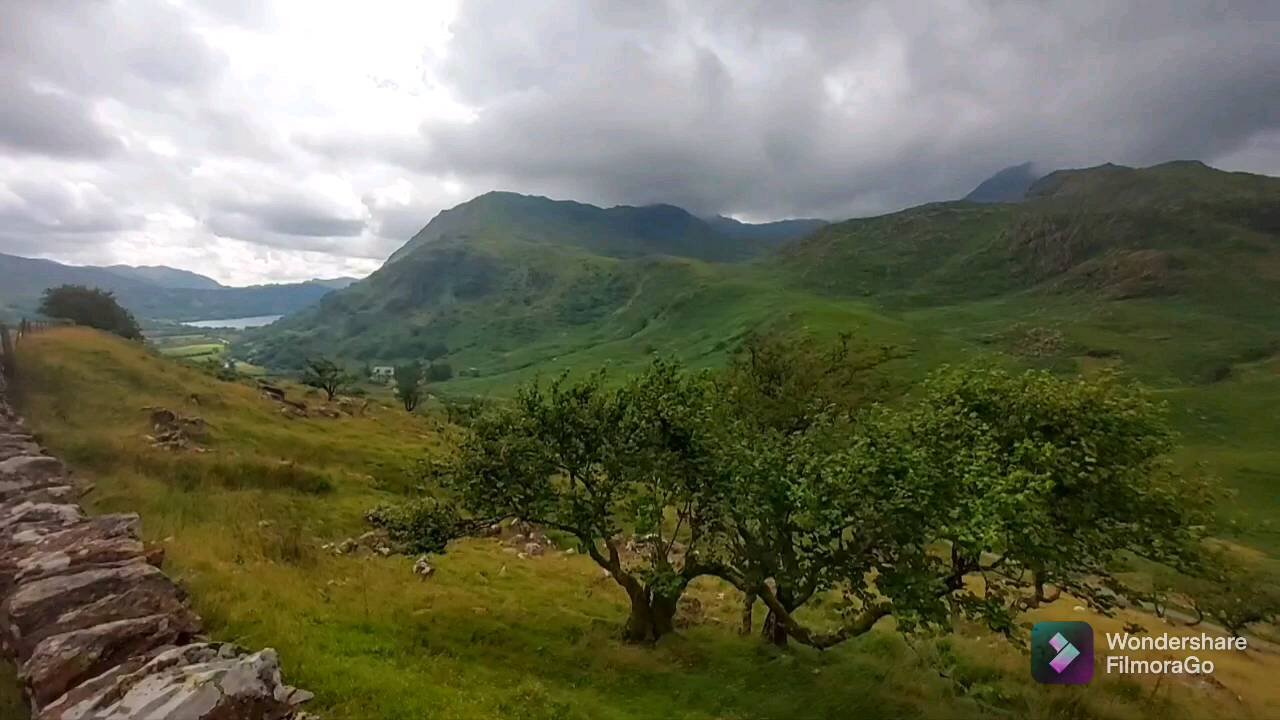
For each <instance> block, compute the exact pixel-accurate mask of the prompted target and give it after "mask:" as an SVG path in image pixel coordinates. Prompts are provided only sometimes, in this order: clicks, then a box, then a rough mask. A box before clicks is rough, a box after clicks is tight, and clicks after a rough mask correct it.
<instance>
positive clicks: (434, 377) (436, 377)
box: [427, 362, 453, 382]
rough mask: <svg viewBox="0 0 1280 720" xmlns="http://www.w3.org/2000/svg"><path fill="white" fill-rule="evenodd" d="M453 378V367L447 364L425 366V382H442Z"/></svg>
mask: <svg viewBox="0 0 1280 720" xmlns="http://www.w3.org/2000/svg"><path fill="white" fill-rule="evenodd" d="M451 377H453V366H451V365H450V364H449V363H441V362H433V363H431V364H430V365H429V366H427V380H428V381H430V382H444V381H445V380H448V379H449V378H451Z"/></svg>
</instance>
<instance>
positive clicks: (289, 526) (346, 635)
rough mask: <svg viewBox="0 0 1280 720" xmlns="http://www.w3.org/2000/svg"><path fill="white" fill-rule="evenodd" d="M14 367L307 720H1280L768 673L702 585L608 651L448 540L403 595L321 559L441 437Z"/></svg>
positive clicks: (68, 341)
mask: <svg viewBox="0 0 1280 720" xmlns="http://www.w3.org/2000/svg"><path fill="white" fill-rule="evenodd" d="M717 312H719V311H717ZM820 316H821V313H817V312H816V310H815V317H820ZM840 317H841V318H843V317H844V316H840ZM841 321H842V322H843V319H842V320H841ZM894 327H895V326H893V324H892V323H889V324H887V325H886V328H885V330H886V332H888V331H892V330H893V329H894ZM19 360H20V372H21V376H20V381H19V383H18V385H17V392H18V399H19V400H20V404H21V406H22V408H23V410H24V411H25V412H26V413H27V415H28V417H29V419H30V421H31V424H32V425H33V426H34V428H35V429H36V430H38V431H39V432H40V434H41V436H42V437H43V439H44V440H45V441H46V442H47V444H48V445H49V446H50V447H51V448H52V449H53V450H54V451H56V452H57V453H59V454H61V455H62V456H63V457H64V458H66V460H67V461H68V462H69V463H70V464H71V465H72V467H73V468H74V470H75V471H76V472H77V473H78V474H79V475H80V476H81V477H83V478H84V479H85V480H88V481H91V482H93V483H95V484H96V490H95V491H94V492H93V493H92V494H90V495H89V496H88V497H87V498H86V500H87V501H88V502H89V503H90V505H91V506H92V509H94V510H96V511H102V512H106V511H116V510H137V511H139V512H140V513H141V514H142V517H143V521H144V523H143V525H144V532H145V535H146V537H147V538H148V539H150V540H154V541H159V542H162V543H164V545H165V548H166V552H167V563H168V565H167V567H168V569H169V571H170V572H171V573H173V574H175V575H176V576H177V577H179V578H180V579H181V581H182V582H183V583H184V584H185V585H186V586H187V587H189V588H190V589H191V591H192V595H193V599H194V602H195V605H196V607H197V609H198V610H199V611H200V612H201V613H202V614H203V615H204V616H205V618H206V619H207V620H208V622H209V626H210V629H211V631H212V632H213V633H214V634H215V635H217V636H218V637H220V638H226V639H236V640H241V641H243V642H244V643H245V644H248V645H252V646H263V645H265V646H273V647H276V648H278V649H279V650H280V651H281V655H282V658H283V662H284V665H285V668H286V671H287V673H288V678H289V680H290V681H291V682H295V683H297V684H298V685H300V686H303V687H307V688H309V689H311V690H313V691H315V692H316V693H317V694H318V697H317V700H316V703H315V707H313V708H312V709H313V710H314V711H318V712H319V713H320V714H321V715H322V716H323V717H325V718H328V719H330V720H357V719H359V720H380V719H391V718H418V717H433V718H436V717H438V718H453V719H460V720H465V719H470V718H493V717H502V718H513V719H516V720H550V719H551V718H556V719H561V718H568V719H576V718H582V719H586V718H591V719H596V718H607V719H618V720H623V719H628V720H629V719H635V720H650V719H653V718H689V719H696V720H712V719H716V720H723V719H728V718H734V719H740V720H748V719H752V720H754V719H761V720H764V719H769V718H797V717H800V718H826V717H866V718H916V717H919V718H947V719H950V718H967V717H972V718H979V717H981V718H986V717H991V716H992V715H993V714H995V715H1002V716H1009V717H1018V718H1064V717H1070V718H1085V719H1087V718H1114V719H1116V720H1122V719H1126V718H1141V717H1171V716H1177V717H1193V718H1194V717H1214V716H1220V714H1221V710H1222V708H1223V707H1231V708H1232V710H1233V713H1235V714H1236V715H1237V716H1239V717H1244V718H1249V717H1256V718H1265V717H1273V716H1275V714H1276V713H1277V712H1280V698H1278V697H1277V696H1276V694H1275V688H1274V683H1272V682H1269V680H1270V679H1271V678H1273V677H1274V674H1275V673H1276V672H1277V670H1280V663H1278V662H1277V657H1276V655H1275V654H1274V653H1273V652H1270V651H1268V652H1265V653H1263V652H1259V653H1254V654H1251V655H1250V656H1248V657H1245V658H1234V657H1230V656H1224V657H1222V658H1215V659H1217V660H1219V661H1220V662H1219V668H1218V671H1217V674H1216V676H1215V679H1216V681H1217V682H1218V683H1220V685H1214V686H1204V685H1201V684H1196V683H1186V682H1183V681H1181V680H1166V681H1165V682H1163V683H1161V684H1160V685H1158V686H1157V685H1154V684H1153V683H1148V682H1145V681H1139V680H1117V679H1115V678H1101V679H1100V680H1099V681H1097V682H1095V684H1094V685H1093V686H1092V687H1091V688H1090V689H1089V690H1088V692H1087V693H1086V692H1079V691H1078V689H1076V688H1063V687H1049V686H1038V685H1035V684H1033V683H1032V682H1031V680H1030V679H1029V678H1028V677H1027V672H1026V659H1025V657H1024V656H1022V655H1021V654H1020V653H1019V652H1018V651H1016V650H1014V649H1013V648H1011V647H1010V646H1008V645H1006V644H1005V643H1003V641H1000V640H998V639H996V638H993V637H990V636H988V635H985V634H982V633H978V632H969V631H966V632H964V633H962V634H961V635H959V636H957V637H955V638H951V639H946V640H937V641H928V640H926V641H920V642H918V643H916V644H915V645H912V646H908V645H907V644H906V643H904V641H903V640H902V639H900V638H899V637H898V636H897V635H896V634H895V633H894V632H893V631H892V629H891V627H889V626H887V625H886V626H882V627H879V628H877V630H876V631H874V632H872V633H870V634H869V635H867V636H865V637H863V638H861V639H859V640H858V641H855V642H853V643H850V644H848V645H846V646H842V647H841V648H839V649H836V650H834V651H830V652H827V653H817V652H811V651H808V650H806V649H803V648H796V649H793V650H791V651H787V652H778V651H776V650H774V649H771V648H768V647H766V646H765V645H763V644H762V643H761V642H760V641H758V640H757V639H756V638H753V637H752V638H742V637H739V636H737V634H736V632H735V630H734V628H735V626H736V623H737V617H738V611H739V607H738V603H739V600H738V597H737V596H736V594H735V593H734V592H733V591H732V590H730V589H728V588H726V587H722V586H719V585H716V584H714V583H703V584H700V585H699V586H698V587H697V588H696V590H695V592H694V593H693V595H694V597H696V598H697V599H698V600H699V603H700V606H701V607H700V609H699V610H697V611H696V612H690V613H688V614H686V618H687V627H685V629H684V630H683V631H682V632H681V634H680V635H679V636H678V637H672V638H669V639H664V640H663V641H662V643H660V644H659V645H658V646H657V647H654V648H642V647H628V646H625V645H623V644H621V643H620V642H619V641H618V640H617V639H616V638H617V629H618V627H619V626H620V624H621V623H622V621H623V619H624V617H625V612H626V609H625V598H624V597H623V596H622V593H621V592H620V591H619V590H618V588H617V587H616V585H615V584H613V583H612V582H611V581H608V580H605V579H603V578H601V577H600V573H599V569H598V568H597V567H596V566H595V565H594V564H593V563H591V562H590V561H589V560H587V559H584V558H582V557H581V556H576V555H570V554H565V553H551V554H550V555H548V556H545V557H541V558H533V559H527V560H526V559H520V558H517V557H516V556H515V555H513V554H510V553H509V552H508V551H507V550H508V549H504V548H503V547H502V546H501V545H500V544H499V543H498V542H497V541H496V540H475V541H467V542H466V543H464V544H463V545H462V546H461V547H459V548H458V549H457V550H456V551H452V552H450V553H449V554H448V555H447V556H445V557H443V558H441V559H440V560H439V563H438V572H437V573H436V575H435V576H433V577H432V578H431V579H429V580H427V581H425V582H424V581H421V580H419V579H417V578H416V577H414V575H413V574H412V573H411V572H410V566H411V564H412V559H409V558H400V557H389V558H383V557H379V556H377V555H343V556H335V555H334V554H332V553H331V552H328V551H324V550H322V549H321V545H322V544H324V543H326V542H333V541H335V540H341V539H343V538H346V537H351V536H353V535H357V534H359V533H360V532H361V531H362V530H363V529H364V528H363V525H362V523H361V514H362V513H363V511H364V510H366V509H367V508H368V507H369V506H371V505H373V504H376V503H378V502H380V501H382V500H385V499H388V498H394V497H396V496H397V495H398V493H400V492H402V491H404V490H406V489H408V488H409V487H411V486H412V484H413V482H414V481H413V480H412V475H410V474H409V473H408V470H409V469H410V468H411V466H412V465H413V463H414V462H416V461H417V460H418V459H419V458H421V457H423V456H430V455H432V454H436V453H440V452H445V451H446V450H445V448H446V446H447V432H448V430H447V428H446V427H444V426H443V425H441V424H440V423H438V422H437V421H435V420H433V419H432V418H429V417H413V416H409V415H407V414H405V413H403V412H401V411H398V410H395V409H392V408H387V407H380V406H376V405H375V406H374V407H371V408H370V409H369V410H368V411H367V413H366V414H365V415H363V416H360V417H343V418H341V419H328V418H324V419H295V420H289V419H287V418H285V417H284V416H282V415H281V414H280V413H279V412H278V411H277V407H276V406H275V405H274V404H272V403H271V402H269V401H267V400H265V399H263V398H261V397H259V396H258V394H257V393H256V392H255V391H254V390H253V389H252V388H250V387H248V386H244V385H238V384H227V383H221V382H218V381H216V380H213V379H211V378H210V377H208V376H206V375H203V374H201V373H199V372H197V371H195V370H192V369H189V368H186V367H184V366H181V365H179V364H178V363H176V362H175V361H172V360H169V359H166V358H163V357H161V356H159V355H158V354H153V353H151V352H148V351H147V350H146V349H145V348H143V347H142V346H140V345H137V344H132V343H126V342H123V341H120V340H117V339H114V338H111V337H108V336H105V335H101V334H98V333H95V332H90V331H84V330H76V329H66V330H58V331H52V332H48V333H45V334H41V335H37V336H33V337H30V338H28V339H27V340H26V341H24V343H23V344H22V346H21V347H20V352H19ZM292 392H295V393H297V392H298V391H297V389H296V388H294V389H292ZM149 406H162V407H167V408H171V409H174V410H178V411H180V412H182V413H185V414H198V415H200V416H202V417H203V418H204V419H205V420H206V421H207V422H208V423H209V426H210V437H209V439H208V440H207V441H206V442H205V443H204V444H205V445H206V446H207V448H208V452H205V453H176V454H175V453H172V452H170V451H166V450H160V449H156V448H152V447H151V446H150V444H149V443H148V442H147V441H146V440H145V438H144V436H145V434H146V433H147V432H148V431H149V429H148V428H147V415H148V413H147V412H146V410H145V409H144V408H146V407H149ZM1071 606H1072V601H1071V600H1070V599H1064V600H1062V601H1061V602H1059V603H1058V604H1057V605H1055V606H1053V607H1052V608H1049V609H1047V610H1045V611H1043V614H1042V615H1041V617H1056V618H1059V619H1060V618H1063V617H1072V618H1082V619H1088V620H1090V621H1092V622H1095V623H1096V625H1095V627H1098V628H1100V629H1101V628H1106V629H1115V628H1118V626H1119V623H1120V622H1121V621H1135V620H1141V621H1144V622H1152V620H1151V618H1142V617H1140V616H1136V615H1125V616H1122V617H1121V618H1118V619H1116V620H1102V619H1100V618H1095V617H1093V616H1091V615H1088V614H1085V613H1077V612H1075V611H1073V610H1072V607H1071ZM815 612H821V609H820V608H819V609H817V610H815ZM760 615H761V614H760V613H758V614H757V621H758V622H759V620H761V619H762V618H760V617H759V616H760ZM1172 631H1173V632H1176V633H1185V632H1188V630H1187V629H1183V628H1174V629H1173V630H1172ZM1237 696H1240V697H1239V698H1238V699H1237Z"/></svg>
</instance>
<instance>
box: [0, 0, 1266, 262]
mask: <svg viewBox="0 0 1280 720" xmlns="http://www.w3.org/2000/svg"><path fill="white" fill-rule="evenodd" d="M0 27H3V31H2V32H0V67H3V68H4V71H3V72H2V73H0V93H2V97H3V102H0V252H7V253H14V254H20V255H28V256H41V257H48V258H52V259H56V260H61V261H65V262H72V263H77V264H89V263H93V264H99V263H114V262H127V263H131V264H161V263H163V264H168V265H174V266H178V267H184V268H188V269H192V270H196V271H199V272H203V273H205V274H208V275H210V276H213V277H215V278H217V279H219V280H222V281H224V282H229V283H234V284H248V283H254V282H267V281H287V280H297V279H303V278H307V277H315V276H333V275H339V274H365V273H367V272H369V271H371V270H373V269H375V268H376V267H377V266H378V265H379V264H380V263H381V261H382V260H383V259H384V258H385V257H386V256H387V255H389V254H390V253H391V252H392V251H393V250H395V249H396V248H397V247H398V246H399V245H400V244H402V243H403V242H404V241H405V240H407V239H408V238H409V237H410V236H411V235H412V234H413V233H414V232H416V231H417V230H418V229H419V228H420V227H421V226H422V225H424V224H425V223H426V222H427V221H428V220H430V218H431V217H432V216H433V215H434V214H435V213H436V212H438V211H439V210H441V209H443V208H446V207H450V206H452V205H455V204H457V203H459V202H462V201H464V200H466V199H468V198H470V197H471V196H473V195H476V194H479V193H481V192H484V191H487V190H491V189H506V190H515V191H520V192H530V193H536V194H541V195H549V196H552V197H559V198H572V199H577V200H583V201H587V202H594V203H597V204H604V205H612V204H645V203H651V202H670V203H675V204H678V205H682V206H685V207H688V208H690V209H691V210H694V211H696V212H701V213H717V212H718V213H724V214H731V215H735V216H737V217H741V218H745V219H771V218H778V217H785V216H819V217H828V218H842V217H849V216H854V215H866V214H874V213H879V212H884V211H889V210H894V209H899V208H902V207H906V206H909V205H912V204H916V203H920V202H925V201H929V200H938V199H948V198H953V197H958V196H960V195H963V194H964V193H965V192H967V191H968V190H969V189H970V188H971V187H972V186H973V185H975V184H976V183H977V182H979V181H981V180H982V179H983V178H985V177H986V176H988V175H990V174H991V173H992V172H994V171H996V170H998V169H1000V168H1001V167H1004V166H1007V165H1011V164H1016V163H1020V162H1023V161H1026V160H1031V161H1035V162H1036V163H1038V164H1039V165H1040V166H1041V167H1045V168H1054V167H1072V166H1085V165H1091V164H1097V163H1100V162H1106V161H1112V162H1120V163H1126V164H1135V165H1147V164H1153V163H1157V162H1161V161H1165V160H1170V159H1178V158H1194V159H1201V160H1204V161H1206V162H1208V163H1210V164H1212V165H1215V166H1218V167H1222V168H1226V169H1232V170H1247V171H1251V172H1263V173H1267V174H1272V175H1280V72H1277V68H1280V42H1277V41H1276V38H1278V37H1280V4H1277V3H1275V2H1274V1H1273V0H1263V1H1259V2H1247V1H1233V2H1229V3H1223V2H1191V1H1189V0H1181V1H1179V0H1175V1H1173V2H1169V1H1168V0H1161V1H1159V2H1124V1H1122V0H1071V1H1070V2H1013V1H1011V0H990V1H981V0H972V1H963V0H952V1H949V2H933V1H930V0H922V1H920V2H911V3H903V2H897V1H896V0H888V1H885V2H817V1H816V0H815V1H814V2H787V3H783V2H773V1H772V0H761V1H760V2H749V1H747V0H725V1H723V2H719V1H715V0H708V1H706V2H693V1H689V2H681V1H676V0H673V1H671V2H652V3H650V2H633V1H631V0H624V1H620V2H604V1H592V0H580V1H574V0H566V1H564V2H541V1H539V2H523V1H512V0H498V1H495V2H489V1H481V2H469V1H467V0H462V1H461V2H457V3H454V2H435V1H433V0H400V1H392V0H361V1H360V2H318V1H316V0H118V1H116V0H0Z"/></svg>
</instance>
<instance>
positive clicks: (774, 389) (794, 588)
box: [716, 334, 892, 645]
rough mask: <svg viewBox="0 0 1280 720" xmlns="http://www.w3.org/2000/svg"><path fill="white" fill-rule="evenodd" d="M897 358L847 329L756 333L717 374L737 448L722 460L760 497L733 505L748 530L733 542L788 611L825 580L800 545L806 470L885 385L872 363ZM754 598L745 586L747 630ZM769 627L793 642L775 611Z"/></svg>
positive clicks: (725, 425)
mask: <svg viewBox="0 0 1280 720" xmlns="http://www.w3.org/2000/svg"><path fill="white" fill-rule="evenodd" d="M890 357H892V351H891V350H890V349H889V348H876V349H870V348H865V347H862V346H859V345H857V344H856V343H855V342H854V340H853V337H852V336H851V335H848V334H845V335H841V336H840V337H839V338H838V339H837V340H836V341H835V342H833V343H830V344H823V343H820V342H819V341H817V340H816V339H814V338H812V337H800V338H796V337H789V336H782V335H776V334H771V335H753V336H752V337H750V338H749V339H748V340H747V341H746V342H745V343H744V344H743V346H742V348H741V349H740V350H739V351H738V352H737V353H735V354H734V356H733V357H732V359H731V361H730V364H729V367H728V368H727V369H726V370H725V371H724V372H723V373H721V375H720V376H719V377H718V378H717V379H716V390H717V392H716V398H717V401H718V404H719V407H720V414H721V418H720V420H719V422H718V423H717V427H719V428H721V429H722V430H724V431H725V432H724V438H725V445H724V446H723V449H728V450H730V452H729V453H728V455H727V456H725V457H722V458H721V462H722V463H723V465H724V466H725V467H735V468H736V469H737V474H735V475H734V476H733V477H734V480H735V482H736V485H737V486H735V487H734V489H733V490H732V492H731V493H730V495H732V496H735V497H751V498H753V501H752V502H749V503H743V504H735V505H733V506H731V507H729V508H728V509H727V511H728V512H729V513H730V514H731V515H733V516H734V517H735V519H736V520H737V521H738V523H739V524H738V525H737V527H738V528H739V529H740V530H744V531H747V534H748V536H746V537H737V538H735V541H736V542H739V543H745V544H743V545H742V547H744V548H745V547H747V546H750V547H751V548H752V549H753V550H754V552H753V553H752V554H753V555H754V557H752V558H750V560H749V561H748V564H749V565H750V566H751V567H752V568H753V570H752V572H758V573H762V574H763V575H762V577H767V578H768V579H769V582H770V583H771V584H772V587H773V592H774V595H775V596H776V598H777V600H778V602H780V603H781V604H782V605H783V607H785V608H787V609H788V610H789V611H794V610H795V609H796V608H798V607H799V606H801V605H803V604H804V603H805V602H807V601H808V600H809V599H810V598H812V597H813V596H814V594H815V593H817V592H819V591H821V590H823V589H825V587H826V585H827V583H826V581H825V580H824V579H823V578H824V574H825V573H826V572H827V567H826V565H825V564H824V563H819V562H814V560H815V558H812V557H803V556H802V554H801V553H798V552H797V548H796V547H795V543H797V542H803V543H806V544H808V545H810V546H812V544H813V542H814V539H813V538H812V537H804V538H803V539H802V537H801V536H804V535H806V534H807V533H808V532H809V531H810V530H812V529H813V528H812V525H811V524H810V522H809V519H808V518H807V517H806V515H805V513H804V512H800V511H798V510H797V508H796V507H794V503H795V501H796V500H797V498H799V496H800V495H802V494H803V493H804V492H806V489H805V487H804V486H805V485H806V483H808V482H809V481H810V480H812V479H813V478H812V476H811V475H810V474H809V473H811V471H813V470H814V469H816V465H815V463H819V464H820V463H821V462H823V461H824V458H825V457H827V456H829V455H830V451H831V450H832V449H834V448H836V447H839V446H840V445H841V444H842V443H844V442H846V441H847V436H848V433H847V431H848V429H849V427H850V425H851V424H852V418H853V416H854V414H855V413H856V412H857V410H858V409H859V408H861V407H862V406H864V405H865V404H867V403H868V402H869V401H870V400H871V399H872V398H874V397H877V396H878V395H879V394H880V393H881V392H882V391H883V389H884V388H883V384H882V382H881V380H880V379H879V377H878V376H877V375H876V374H875V373H874V372H873V371H874V370H875V369H876V368H878V367H879V366H880V365H882V364H883V363H884V362H885V361H886V360H888V359H889V358H890ZM823 453H826V455H825V456H824V454H823ZM808 490H812V488H809V489H808ZM744 494H745V495H744ZM748 526H749V528H750V529H749V530H747V528H748ZM766 555H767V556H768V559H767V560H766V557H765V556H766ZM755 602H756V595H755V593H754V592H752V591H750V590H748V591H746V604H745V606H744V609H743V632H744V633H745V632H750V629H751V624H752V608H753V606H754V604H755ZM763 634H764V636H765V637H766V638H767V639H768V640H769V641H770V642H773V643H774V644H778V645H783V644H785V643H786V641H787V631H786V628H785V627H783V626H782V625H781V624H780V623H779V622H778V616H777V615H776V614H775V613H773V612H772V611H770V612H769V613H768V615H767V616H766V617H765V622H764V625H763Z"/></svg>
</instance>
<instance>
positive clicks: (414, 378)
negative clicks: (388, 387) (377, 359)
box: [395, 362, 422, 412]
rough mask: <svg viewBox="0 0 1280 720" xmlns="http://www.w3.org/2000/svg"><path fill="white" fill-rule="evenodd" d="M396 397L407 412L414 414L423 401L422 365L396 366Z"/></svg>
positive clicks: (414, 363)
mask: <svg viewBox="0 0 1280 720" xmlns="http://www.w3.org/2000/svg"><path fill="white" fill-rule="evenodd" d="M395 380H396V397H398V398H400V402H401V403H402V404H403V405H404V409H405V412H413V411H414V409H415V408H417V407H418V402H419V401H420V400H422V365H420V364H419V363H416V362H413V363H409V364H408V365H397V366H396V376H395Z"/></svg>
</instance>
